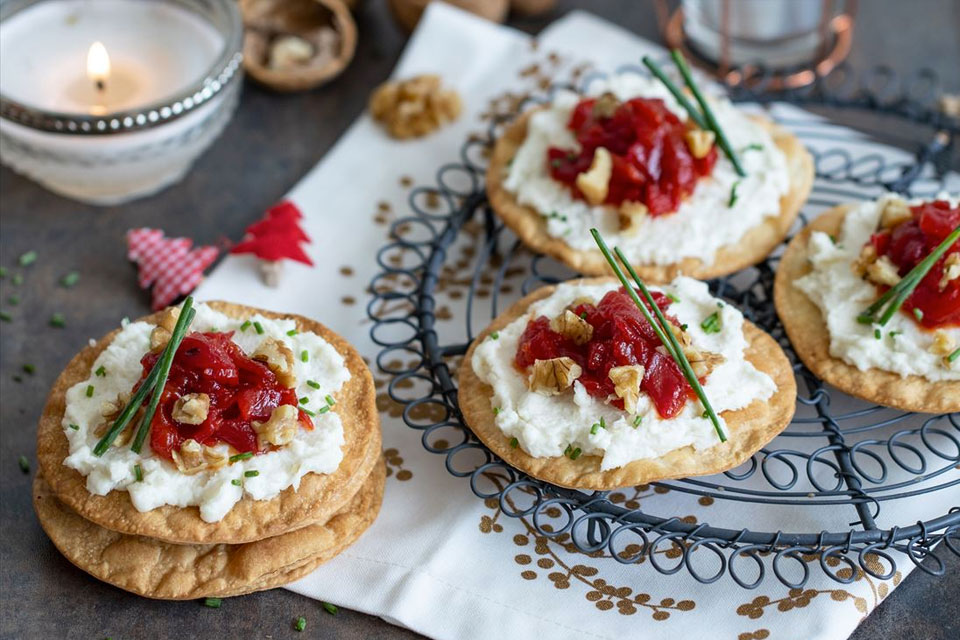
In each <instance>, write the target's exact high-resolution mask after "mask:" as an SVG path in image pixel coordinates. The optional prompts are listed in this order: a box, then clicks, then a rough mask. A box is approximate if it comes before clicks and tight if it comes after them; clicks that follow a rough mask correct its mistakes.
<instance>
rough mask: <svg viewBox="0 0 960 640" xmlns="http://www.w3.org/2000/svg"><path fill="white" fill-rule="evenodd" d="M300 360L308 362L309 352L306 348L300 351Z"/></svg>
mask: <svg viewBox="0 0 960 640" xmlns="http://www.w3.org/2000/svg"><path fill="white" fill-rule="evenodd" d="M300 362H310V352H309V351H307V350H306V349H304V350H303V351H301V352H300Z"/></svg>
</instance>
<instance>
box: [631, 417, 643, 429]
mask: <svg viewBox="0 0 960 640" xmlns="http://www.w3.org/2000/svg"><path fill="white" fill-rule="evenodd" d="M642 421H643V416H637V417H636V418H634V419H633V428H634V429H636V428H637V427H639V426H640V423H641V422H642Z"/></svg>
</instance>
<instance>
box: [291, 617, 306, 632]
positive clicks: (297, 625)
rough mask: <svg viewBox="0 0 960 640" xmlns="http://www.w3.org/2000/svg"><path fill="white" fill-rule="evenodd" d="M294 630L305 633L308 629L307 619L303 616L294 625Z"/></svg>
mask: <svg viewBox="0 0 960 640" xmlns="http://www.w3.org/2000/svg"><path fill="white" fill-rule="evenodd" d="M293 628H294V629H296V630H297V631H303V630H304V629H306V628H307V619H306V618H304V617H303V616H300V617H299V618H297V619H296V621H295V622H294V623H293Z"/></svg>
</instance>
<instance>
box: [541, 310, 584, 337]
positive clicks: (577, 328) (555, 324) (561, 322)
mask: <svg viewBox="0 0 960 640" xmlns="http://www.w3.org/2000/svg"><path fill="white" fill-rule="evenodd" d="M550 328H551V329H553V330H554V331H556V332H557V333H559V334H560V335H562V336H563V337H564V338H567V339H569V340H573V342H574V344H586V343H587V342H589V341H590V338H592V337H593V325H592V324H590V323H589V322H587V321H586V320H584V319H583V318H581V317H580V316H578V315H577V314H575V313H574V312H573V311H570V309H567V310H565V311H564V312H563V313H562V314H561V315H559V316H557V317H556V318H554V319H553V320H551V321H550Z"/></svg>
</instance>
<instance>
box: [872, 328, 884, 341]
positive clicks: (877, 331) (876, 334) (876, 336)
mask: <svg viewBox="0 0 960 640" xmlns="http://www.w3.org/2000/svg"><path fill="white" fill-rule="evenodd" d="M882 335H883V334H882V333H880V329H874V330H873V337H874V338H876V339H877V340H879V339H880V337H881V336H882Z"/></svg>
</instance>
